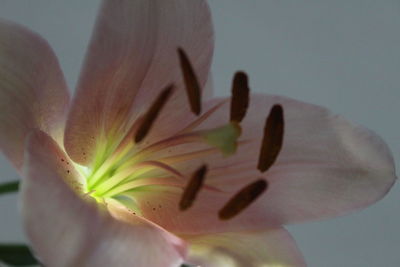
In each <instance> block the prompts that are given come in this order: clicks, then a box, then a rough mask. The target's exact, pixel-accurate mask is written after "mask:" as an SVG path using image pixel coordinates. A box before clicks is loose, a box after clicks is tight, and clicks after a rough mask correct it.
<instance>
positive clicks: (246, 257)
mask: <svg viewBox="0 0 400 267" xmlns="http://www.w3.org/2000/svg"><path fill="white" fill-rule="evenodd" d="M185 239H186V240H187V241H188V242H189V243H190V244H191V247H190V253H189V262H190V263H193V264H196V265H199V266H203V267H220V266H224V267H235V266H246V267H266V266H271V267H272V266H276V267H289V266H293V267H294V266H296V267H301V266H306V263H305V262H304V259H303V256H302V255H301V252H300V251H299V250H298V249H297V246H296V243H295V241H294V240H293V238H292V237H291V236H290V234H289V233H288V232H287V231H286V230H285V229H284V228H276V229H269V230H266V231H263V232H237V233H217V234H212V235H199V236H188V237H185Z"/></svg>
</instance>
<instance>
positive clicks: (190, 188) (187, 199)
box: [179, 165, 207, 211]
mask: <svg viewBox="0 0 400 267" xmlns="http://www.w3.org/2000/svg"><path fill="white" fill-rule="evenodd" d="M206 173H207V165H203V166H201V167H200V168H199V169H197V171H195V172H194V174H193V176H192V177H191V178H190V181H189V183H188V184H187V186H186V188H185V190H184V191H183V195H182V198H181V201H180V202H179V209H180V210H182V211H184V210H187V209H188V208H190V207H191V206H192V204H193V202H194V200H195V199H196V196H197V193H198V192H199V191H200V189H201V187H202V186H203V183H204V178H205V176H206Z"/></svg>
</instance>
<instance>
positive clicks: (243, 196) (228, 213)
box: [218, 179, 268, 220]
mask: <svg viewBox="0 0 400 267" xmlns="http://www.w3.org/2000/svg"><path fill="white" fill-rule="evenodd" d="M267 188H268V183H267V181H265V180H261V179H260V180H257V181H255V182H253V183H251V184H249V185H247V186H246V187H244V188H243V189H242V190H240V191H239V192H238V193H236V195H234V196H233V197H232V198H231V199H230V200H229V201H228V203H226V204H225V206H224V207H223V208H222V209H221V210H220V211H219V213H218V216H219V218H220V219H221V220H229V219H232V218H233V217H235V216H236V215H238V214H239V213H240V212H242V211H243V210H244V209H246V208H247V207H248V206H249V205H250V204H251V203H253V202H254V201H255V200H256V199H257V198H258V197H259V196H260V195H261V194H262V193H263V192H264V191H265V190H266V189H267Z"/></svg>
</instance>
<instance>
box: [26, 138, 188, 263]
mask: <svg viewBox="0 0 400 267" xmlns="http://www.w3.org/2000/svg"><path fill="white" fill-rule="evenodd" d="M58 154H62V151H61V150H60V149H59V148H58V146H57V144H56V143H55V142H54V141H53V140H51V138H50V137H49V136H47V135H46V134H44V133H43V132H37V133H34V134H32V135H31V136H30V137H29V139H28V141H27V152H26V168H25V169H24V170H25V176H26V177H25V179H24V180H23V183H22V189H21V190H22V191H21V192H22V215H23V221H24V227H25V229H26V232H27V234H28V237H29V239H30V240H31V242H32V246H33V249H34V251H35V252H36V253H37V256H38V257H39V258H40V260H41V262H43V263H44V264H45V265H46V266H133V265H134V266H160V267H161V266H171V267H172V266H177V265H178V264H180V263H181V262H182V257H184V256H185V255H183V254H182V253H183V252H184V251H185V249H184V243H183V242H182V241H181V240H180V239H179V238H177V237H175V236H173V235H171V234H169V233H167V232H165V231H163V230H162V229H161V228H158V227H155V226H153V225H151V224H148V223H145V222H144V221H143V220H137V221H136V222H135V225H132V224H126V223H125V222H122V221H119V220H117V219H114V218H113V217H111V216H109V215H108V214H106V212H104V211H103V212H102V211H100V210H98V209H97V208H96V207H95V206H94V205H92V204H90V203H87V202H85V201H84V200H83V199H81V198H80V197H78V196H77V195H76V194H75V193H73V191H72V190H71V189H70V188H69V186H67V184H66V183H64V182H63V179H66V175H67V174H68V175H71V174H72V173H66V172H65V171H63V170H64V167H63V164H64V163H63V162H62V161H61V160H60V159H59V157H58ZM135 217H136V216H135Z"/></svg>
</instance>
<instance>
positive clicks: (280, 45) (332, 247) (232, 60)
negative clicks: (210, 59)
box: [0, 0, 400, 267]
mask: <svg viewBox="0 0 400 267" xmlns="http://www.w3.org/2000/svg"><path fill="white" fill-rule="evenodd" d="M98 3H99V1H96V0H85V1H82V0H68V1H54V0H47V1H46V0H0V17H3V18H8V19H10V20H13V21H17V22H19V23H22V24H24V25H27V26H29V27H30V28H31V29H34V30H35V31H37V32H39V33H40V34H41V35H43V36H44V37H45V38H46V39H47V40H48V41H49V42H50V44H51V45H52V46H53V48H54V50H55V51H56V53H57V55H58V56H59V59H60V62H61V65H62V68H63V70H64V71H65V75H66V78H67V80H68V83H69V85H70V86H71V87H73V85H74V84H75V80H76V78H77V75H78V72H79V66H80V63H81V59H82V57H83V55H84V51H85V48H86V45H87V42H88V39H89V36H90V33H91V29H92V26H93V23H94V18H95V14H96V10H97V7H98ZM210 5H211V9H212V12H213V17H214V22H215V27H216V36H217V44H216V51H215V58H214V63H213V73H214V78H215V88H216V94H217V95H227V94H228V93H229V84H230V79H231V76H232V73H233V72H234V71H235V70H237V69H244V70H246V71H247V72H248V73H249V74H250V77H251V87H252V89H253V90H254V91H259V92H268V93H274V94H281V95H286V96H290V97H294V98H297V99H301V100H304V101H307V102H312V103H316V104H320V105H323V106H327V107H329V108H330V109H331V110H333V111H334V112H337V113H340V114H343V115H345V116H346V117H348V118H350V119H352V120H354V121H356V122H358V123H361V124H363V125H365V126H367V127H369V128H371V129H373V130H375V131H376V132H378V133H379V134H380V135H381V136H382V137H383V138H384V139H385V140H386V141H387V143H388V144H389V146H390V147H391V149H392V151H393V154H394V157H395V159H396V162H397V165H398V164H399V163H400V162H399V160H400V118H399V116H400V105H399V103H398V102H399V100H400V93H399V89H400V75H399V70H400V51H399V48H400V1H398V0H381V1H372V0H359V1H356V0H335V1H331V0H319V1H306V0H258V1H256V0H248V1H243V0H213V1H210ZM0 166H1V177H0V181H6V180H9V179H15V178H17V174H16V173H15V172H14V171H13V169H12V168H11V166H10V165H9V164H8V163H7V162H6V160H5V159H4V157H1V158H0ZM399 203H400V186H399V185H398V184H397V185H395V187H394V188H393V189H392V191H391V192H390V193H389V195H387V196H386V197H385V198H384V199H383V200H382V201H380V202H379V203H377V204H375V205H373V206H372V207H369V208H368V209H366V210H364V211H362V212H358V213H356V214H352V215H349V216H345V217H341V218H337V219H334V220H329V221H321V222H314V223H308V224H303V225H294V226H290V227H289V229H290V231H291V233H292V234H293V235H294V237H295V238H296V240H297V242H298V245H299V247H300V249H301V250H302V252H303V253H304V255H305V257H306V260H307V262H308V263H309V266H323V267H325V266H326V267H328V266H332V267H337V266H400V233H399V228H400V214H399V211H400V209H399ZM16 205H17V204H16V197H15V196H5V197H1V199H0V212H1V220H0V226H1V228H0V241H16V240H23V239H24V237H23V234H22V232H21V229H20V223H19V220H18V213H17V211H16Z"/></svg>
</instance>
